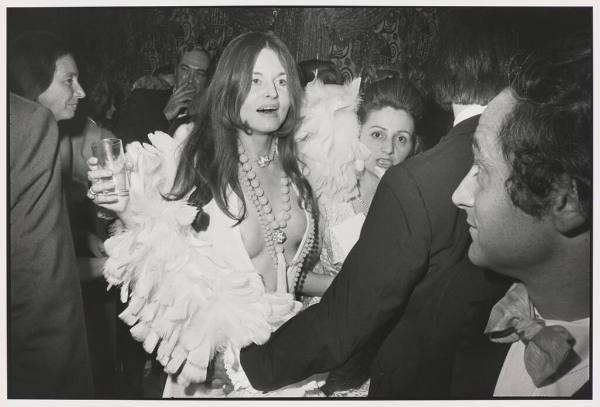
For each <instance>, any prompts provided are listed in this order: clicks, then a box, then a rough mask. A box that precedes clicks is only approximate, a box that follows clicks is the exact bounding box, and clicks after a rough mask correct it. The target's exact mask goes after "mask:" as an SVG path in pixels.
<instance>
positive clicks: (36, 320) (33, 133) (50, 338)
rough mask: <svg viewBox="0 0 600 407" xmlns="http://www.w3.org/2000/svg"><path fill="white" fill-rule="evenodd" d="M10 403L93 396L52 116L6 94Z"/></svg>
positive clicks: (21, 99)
mask: <svg viewBox="0 0 600 407" xmlns="http://www.w3.org/2000/svg"><path fill="white" fill-rule="evenodd" d="M9 110H10V113H9V122H10V131H9V135H10V191H9V194H10V268H9V283H10V292H9V301H10V312H9V321H8V328H9V329H8V332H9V335H10V336H9V346H8V355H7V356H8V397H11V398H86V397H92V396H93V389H92V375H91V370H90V360H89V356H88V348H87V341H86V333H85V323H84V318H83V302H82V298H81V287H80V285H79V276H78V272H77V267H76V264H75V251H74V249H73V241H72V239H71V231H70V226H69V217H68V216H67V209H66V206H65V199H64V193H63V190H62V181H61V168H60V160H59V155H58V148H59V147H58V145H59V141H58V127H57V124H56V120H55V119H54V117H53V115H52V113H51V112H50V111H49V110H48V109H46V108H45V107H43V106H42V105H40V104H39V103H36V102H33V101H31V100H29V99H25V98H24V97H21V96H18V95H16V94H14V93H12V92H11V93H10V101H9Z"/></svg>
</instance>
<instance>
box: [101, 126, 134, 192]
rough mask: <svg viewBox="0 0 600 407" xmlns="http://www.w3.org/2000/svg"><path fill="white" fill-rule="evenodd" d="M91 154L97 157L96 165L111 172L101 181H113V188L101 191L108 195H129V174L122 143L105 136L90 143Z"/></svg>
mask: <svg viewBox="0 0 600 407" xmlns="http://www.w3.org/2000/svg"><path fill="white" fill-rule="evenodd" d="M92 153H93V156H94V157H96V158H97V159H98V166H99V167H100V168H101V169H107V170H110V171H111V172H112V176H109V177H105V178H103V179H102V181H104V182H106V181H109V182H110V181H113V183H114V188H111V189H105V190H104V191H103V192H102V193H103V194H104V195H109V196H128V195H129V174H128V173H127V165H126V162H125V153H124V151H123V143H122V142H121V140H120V139H118V138H105V139H102V140H100V141H96V142H95V143H93V144H92Z"/></svg>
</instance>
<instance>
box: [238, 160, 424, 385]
mask: <svg viewBox="0 0 600 407" xmlns="http://www.w3.org/2000/svg"><path fill="white" fill-rule="evenodd" d="M428 222H429V221H428V218H427V214H426V212H425V208H424V206H423V203H422V201H421V198H420V194H419V191H418V188H417V186H416V185H415V183H414V182H413V179H412V177H411V176H410V174H409V173H408V172H407V171H406V170H404V169H402V168H395V169H394V170H393V171H391V173H389V174H386V176H385V177H384V178H383V180H382V181H381V183H380V185H379V188H378V190H377V193H376V194H375V197H374V199H373V203H372V205H371V209H370V211H369V214H368V216H367V219H366V220H365V223H364V225H363V229H362V232H361V235H360V238H359V240H358V242H357V243H356V245H355V246H354V248H353V249H352V250H351V251H350V254H349V255H348V257H347V259H346V261H345V263H344V265H343V267H342V270H341V272H340V273H339V275H338V276H337V277H336V278H335V279H334V281H333V283H332V285H331V286H330V287H329V289H328V290H327V291H326V292H325V294H324V296H323V298H322V300H321V302H320V303H318V304H315V305H313V306H311V307H309V308H307V309H306V310H304V311H302V312H300V313H299V314H298V315H296V316H295V317H294V318H292V319H290V320H289V321H288V322H287V323H285V324H284V325H283V326H282V327H280V328H279V329H278V330H277V331H276V332H274V333H273V335H272V336H271V338H270V339H269V341H268V342H267V343H266V344H264V345H261V346H257V345H251V346H249V347H247V348H244V349H242V351H241V363H242V367H243V368H244V371H245V372H246V375H247V376H248V379H249V381H250V383H251V384H252V386H253V387H254V388H256V389H259V390H264V391H270V390H274V389H277V388H280V387H283V386H286V385H289V384H292V383H295V382H297V381H300V380H303V379H305V378H307V377H309V376H311V375H312V374H315V373H320V372H325V371H329V370H331V369H333V368H335V367H337V366H339V365H341V364H342V363H343V362H344V361H345V360H346V359H348V358H349V357H350V356H351V355H352V354H353V353H355V352H356V351H358V350H360V348H361V346H363V345H364V344H365V343H366V342H367V341H368V340H369V338H370V337H371V336H372V335H373V334H374V333H376V332H377V331H378V329H380V328H382V327H383V326H384V325H385V323H386V322H388V321H389V320H390V319H391V318H392V317H393V316H395V315H397V313H398V312H400V311H402V309H403V307H404V305H405V303H406V301H407V299H408V298H409V296H410V293H411V292H412V289H413V288H414V286H415V284H416V283H417V282H418V281H419V279H420V278H421V277H422V276H423V275H424V274H425V272H426V271H427V264H428V248H429V246H430V236H429V230H430V228H429V224H428Z"/></svg>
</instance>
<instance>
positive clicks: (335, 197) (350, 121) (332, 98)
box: [294, 78, 370, 202]
mask: <svg viewBox="0 0 600 407" xmlns="http://www.w3.org/2000/svg"><path fill="white" fill-rule="evenodd" d="M359 88H360V78H357V79H355V80H353V81H352V82H349V83H346V84H345V85H325V84H323V82H321V81H320V80H318V79H315V80H313V81H312V82H310V83H308V84H307V86H306V91H305V94H304V99H303V102H302V117H303V121H302V123H301V125H300V127H299V128H298V130H297V131H296V133H295V135H294V138H295V140H296V142H297V143H298V153H299V158H300V160H301V161H302V162H303V163H304V164H305V166H306V168H307V169H308V171H305V172H306V177H307V179H308V182H309V183H310V185H311V187H312V188H313V190H314V191H315V194H316V197H317V198H318V199H319V200H323V199H325V200H331V201H335V202H348V201H349V200H351V199H352V198H354V197H356V196H357V195H358V181H357V180H358V177H359V175H360V173H361V172H362V171H364V162H365V160H366V159H367V158H368V157H369V154H370V151H369V149H368V148H367V147H366V146H365V145H364V144H362V143H361V142H360V141H359V140H358V138H359V133H360V124H359V122H358V117H357V115H356V111H357V109H358V105H359V103H360V97H359Z"/></svg>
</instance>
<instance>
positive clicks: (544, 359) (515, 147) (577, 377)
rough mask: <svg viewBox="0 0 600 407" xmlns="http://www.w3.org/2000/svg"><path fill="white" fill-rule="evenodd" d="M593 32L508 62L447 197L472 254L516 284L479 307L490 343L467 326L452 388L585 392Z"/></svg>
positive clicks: (520, 393)
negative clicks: (504, 80)
mask: <svg viewBox="0 0 600 407" xmlns="http://www.w3.org/2000/svg"><path fill="white" fill-rule="evenodd" d="M590 39H591V35H589V36H587V37H585V36H582V37H581V38H568V39H566V40H565V41H564V43H562V44H560V46H558V47H553V48H551V49H549V50H546V51H542V52H537V53H535V54H533V55H531V56H529V57H528V58H527V59H525V60H524V61H520V63H516V64H514V71H513V72H512V76H513V78H512V81H511V86H510V88H508V89H506V90H504V91H503V92H502V93H500V94H499V95H498V96H497V97H496V98H494V99H493V100H492V102H491V103H490V105H489V106H488V108H487V109H486V111H485V112H484V113H483V115H482V116H481V120H480V122H479V126H478V127H477V131H476V132H475V136H474V139H473V150H474V164H473V167H471V170H470V171H469V173H468V174H467V175H466V176H465V178H464V179H463V180H462V182H461V184H460V185H459V187H458V188H457V189H456V191H455V192H454V195H453V197H452V199H453V201H454V203H455V204H456V205H457V206H458V207H459V208H461V209H464V210H465V212H466V213H467V222H468V224H469V231H470V234H471V237H472V243H471V245H470V247H469V252H468V254H469V258H470V259H471V261H472V262H473V263H474V264H477V265H479V266H483V267H489V268H491V269H493V270H494V271H497V272H499V273H501V274H504V275H507V276H510V277H512V278H514V279H516V280H517V281H518V283H515V284H514V285H513V286H512V287H511V289H510V291H509V292H508V293H507V294H506V296H505V297H504V298H503V299H502V300H501V301H500V302H498V304H497V305H495V306H494V308H493V310H492V312H491V314H490V313H487V315H485V313H483V314H482V315H483V316H484V320H485V321H486V322H487V327H486V332H487V333H488V334H489V335H490V339H491V341H493V342H491V341H490V340H487V341H486V340H484V341H477V340H472V335H471V334H470V333H469V332H464V333H463V334H464V335H462V337H461V341H462V342H463V343H465V344H466V346H465V345H463V346H461V347H459V349H458V350H457V353H456V364H455V366H457V367H458V366H462V367H463V368H462V369H461V370H462V372H463V374H462V375H460V376H458V375H457V377H456V379H455V380H454V384H453V392H454V393H455V394H456V393H458V394H460V393H462V394H468V395H469V396H471V397H491V396H498V397H503V396H504V397H506V396H509V397H510V396H513V397H514V396H517V397H530V396H538V397H539V396H542V397H543V396H545V397H572V396H574V397H578V398H591V385H590V381H589V377H590V366H589V351H590V350H589V324H590V319H589V316H590V294H591V289H590V274H591V267H590V260H591V256H590V254H591V218H592V203H591V200H592V154H593V150H592V134H593V132H592V94H593V93H592V92H593V90H592V47H591V41H590ZM456 285H457V284H456V283H455V282H452V283H451V287H456ZM472 304H473V309H475V308H476V305H475V302H472Z"/></svg>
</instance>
